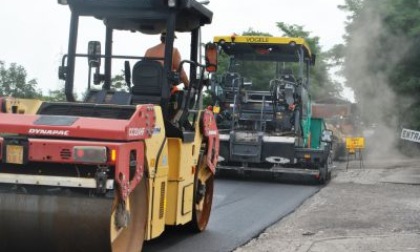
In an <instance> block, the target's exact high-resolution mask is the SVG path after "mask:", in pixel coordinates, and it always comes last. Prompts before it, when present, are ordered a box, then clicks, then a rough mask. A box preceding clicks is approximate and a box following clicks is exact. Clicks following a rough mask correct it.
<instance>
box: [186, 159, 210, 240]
mask: <svg viewBox="0 0 420 252" xmlns="http://www.w3.org/2000/svg"><path fill="white" fill-rule="evenodd" d="M197 169H198V170H197V172H196V174H195V178H194V202H193V216H192V221H191V222H190V223H189V225H188V229H189V230H191V231H192V232H201V231H203V230H204V229H206V227H207V224H208V222H209V219H210V212H211V206H212V202H213V187H214V174H213V173H212V172H211V170H210V168H209V167H208V165H207V156H206V155H203V154H202V155H200V159H199V163H198V167H197Z"/></svg>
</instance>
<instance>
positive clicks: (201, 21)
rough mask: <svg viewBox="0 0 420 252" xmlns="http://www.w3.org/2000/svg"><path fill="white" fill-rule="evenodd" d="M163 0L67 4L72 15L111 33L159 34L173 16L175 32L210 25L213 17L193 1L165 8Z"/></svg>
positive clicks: (70, 0) (181, 0) (88, 0)
mask: <svg viewBox="0 0 420 252" xmlns="http://www.w3.org/2000/svg"><path fill="white" fill-rule="evenodd" d="M167 2H168V1H164V0H67V4H68V5H69V6H70V8H71V9H72V11H73V12H74V13H77V14H78V15H80V16H93V17H96V18H98V19H101V20H103V21H104V23H105V24H106V25H107V26H108V27H110V28H113V29H119V30H132V31H140V32H142V33H146V34H158V33H161V32H162V31H164V29H165V27H166V20H167V19H168V17H169V15H170V14H171V13H176V25H175V30H176V31H178V32H184V31H191V30H194V29H196V28H198V27H200V26H203V25H206V24H210V23H211V21H212V17H213V13H212V12H211V11H210V10H208V9H207V8H206V7H204V6H203V5H202V4H200V3H198V2H197V1H195V0H178V1H177V6H176V7H168V4H167Z"/></svg>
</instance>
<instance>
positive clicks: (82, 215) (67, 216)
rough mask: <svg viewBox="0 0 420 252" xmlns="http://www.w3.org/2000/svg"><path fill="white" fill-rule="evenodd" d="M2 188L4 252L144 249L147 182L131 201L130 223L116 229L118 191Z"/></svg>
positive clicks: (0, 239) (0, 237)
mask: <svg viewBox="0 0 420 252" xmlns="http://www.w3.org/2000/svg"><path fill="white" fill-rule="evenodd" d="M21 189H22V190H19V193H16V192H15V191H14V192H0V251H19V252H20V251H22V252H25V251H47V252H48V251H51V252H53V251H54V252H61V251H64V252H67V251H68V252H75V251H104V252H105V251H113V252H128V251H137V252H138V251H140V250H141V248H142V245H143V240H144V234H145V233H144V232H145V227H146V220H147V196H146V193H147V191H146V184H145V182H144V180H143V181H142V182H141V183H140V184H139V185H138V186H137V187H136V189H135V190H134V191H133V192H132V193H131V194H130V196H129V199H128V204H127V205H128V206H129V216H130V217H129V219H128V222H127V227H126V228H123V229H118V228H116V224H115V223H116V221H115V220H116V218H115V215H116V210H117V206H118V202H119V199H118V194H117V193H114V197H109V198H107V197H88V196H87V195H86V194H82V193H80V194H79V193H77V194H76V193H74V192H69V191H65V192H62V191H63V190H58V191H61V193H60V194H58V193H56V192H55V193H54V190H53V189H51V188H50V189H51V190H49V191H48V192H49V193H46V192H40V190H39V188H35V190H32V191H36V192H37V193H36V194H35V193H29V192H30V190H27V188H25V187H21Z"/></svg>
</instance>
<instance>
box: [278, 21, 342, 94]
mask: <svg viewBox="0 0 420 252" xmlns="http://www.w3.org/2000/svg"><path fill="white" fill-rule="evenodd" d="M277 27H278V28H279V29H280V30H281V31H282V32H283V34H284V36H287V37H300V38H304V39H305V41H306V42H307V43H308V45H309V48H310V49H311V52H312V53H313V54H315V55H316V63H315V67H313V68H312V71H311V76H310V77H311V90H310V92H311V95H312V97H313V99H314V100H320V99H326V98H331V97H335V98H339V96H340V95H339V93H340V92H341V90H342V88H341V86H340V84H339V83H335V82H333V81H332V79H331V77H330V73H329V71H328V70H329V64H328V63H327V60H328V59H329V56H330V55H329V54H328V53H327V52H324V51H323V50H322V48H321V45H320V44H319V40H320V38H319V37H318V36H311V32H308V31H306V30H305V29H304V27H303V26H301V25H296V24H294V25H289V24H286V23H284V22H277Z"/></svg>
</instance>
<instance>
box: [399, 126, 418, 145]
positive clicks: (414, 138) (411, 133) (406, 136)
mask: <svg viewBox="0 0 420 252" xmlns="http://www.w3.org/2000/svg"><path fill="white" fill-rule="evenodd" d="M401 139H403V140H407V141H411V142H416V143H420V131H415V130H409V129H402V131H401Z"/></svg>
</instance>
